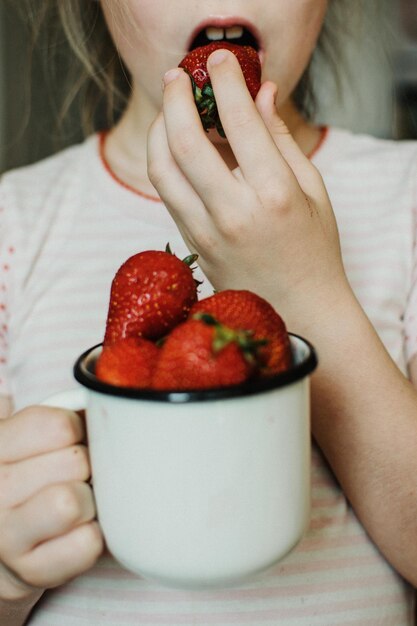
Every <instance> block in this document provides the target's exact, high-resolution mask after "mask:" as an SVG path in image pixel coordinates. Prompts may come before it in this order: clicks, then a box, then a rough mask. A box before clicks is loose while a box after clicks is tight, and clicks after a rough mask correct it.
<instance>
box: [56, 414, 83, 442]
mask: <svg viewBox="0 0 417 626" xmlns="http://www.w3.org/2000/svg"><path fill="white" fill-rule="evenodd" d="M80 419H81V418H80V417H79V416H78V415H76V414H75V413H72V412H65V411H60V412H59V414H57V415H56V417H55V418H54V428H55V430H56V435H57V438H58V439H59V441H60V442H62V443H63V444H66V445H70V444H72V443H74V442H76V441H77V440H78V438H79V430H80V429H79V428H78V421H79V420H80Z"/></svg>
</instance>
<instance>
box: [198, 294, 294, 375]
mask: <svg viewBox="0 0 417 626" xmlns="http://www.w3.org/2000/svg"><path fill="white" fill-rule="evenodd" d="M198 312H200V313H202V312H204V313H208V314H209V315H213V317H215V318H216V319H217V320H218V321H219V322H220V323H221V324H226V325H227V326H230V327H231V328H234V329H244V330H247V331H252V332H253V337H254V339H255V340H261V339H267V340H268V343H267V344H266V345H265V347H263V348H260V350H259V357H260V358H261V359H263V367H262V369H261V374H263V375H273V374H278V373H279V372H282V371H285V370H286V369H288V368H289V367H290V366H291V363H292V353H291V345H290V340H289V336H288V333H287V329H286V326H285V323H284V321H283V320H282V318H281V317H280V315H278V313H277V312H276V311H275V309H274V308H273V307H272V306H271V304H269V302H267V301H266V300H264V299H263V298H261V297H260V296H258V295H257V294H255V293H253V292H251V291H246V290H233V289H226V290H224V291H219V292H218V293H216V294H214V295H213V296H210V297H208V298H204V299H203V300H200V301H199V302H196V304H194V306H193V307H192V309H191V311H190V315H194V314H195V313H198Z"/></svg>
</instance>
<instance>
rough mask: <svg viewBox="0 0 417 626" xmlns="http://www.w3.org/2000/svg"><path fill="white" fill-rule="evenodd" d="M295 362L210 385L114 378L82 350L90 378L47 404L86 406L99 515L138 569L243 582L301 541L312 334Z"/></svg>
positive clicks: (82, 375) (83, 370) (167, 576)
mask: <svg viewBox="0 0 417 626" xmlns="http://www.w3.org/2000/svg"><path fill="white" fill-rule="evenodd" d="M290 337H291V344H292V350H293V355H294V365H293V366H292V368H291V369H290V370H289V371H287V372H285V373H282V374H279V375H277V376H275V377H273V378H271V379H268V380H263V381H258V382H256V383H251V384H246V385H241V386H238V387H231V388H226V389H220V390H210V391H202V392H175V393H169V392H168V393H164V392H152V391H142V390H133V389H126V388H121V387H114V386H111V385H107V384H105V383H102V382H100V381H99V380H98V379H97V378H96V376H95V375H94V364H95V360H96V358H97V356H98V354H99V352H100V350H101V347H100V346H97V347H95V348H92V349H90V350H88V351H87V352H85V353H84V354H83V355H81V357H80V358H79V359H78V361H77V363H76V365H75V367H74V374H75V378H76V380H77V381H78V382H79V383H81V385H82V387H80V388H79V389H75V390H72V391H68V392H64V393H62V394H57V395H56V396H53V397H52V398H49V399H48V400H47V401H46V403H47V404H49V405H53V406H62V407H66V408H70V409H74V410H78V409H81V408H85V409H86V419H87V431H88V441H89V449H90V457H91V464H92V476H93V485H94V493H95V498H96V503H97V511H98V520H99V522H100V525H101V528H102V530H103V534H104V537H105V539H106V543H107V546H108V548H109V550H110V552H111V553H112V554H113V556H114V557H115V558H116V559H117V560H118V561H119V562H120V563H121V564H122V565H123V566H125V567H126V568H127V569H129V570H131V571H132V572H135V573H137V574H139V575H142V576H144V577H146V578H150V579H153V580H156V581H159V582H160V583H162V584H166V585H169V586H174V587H178V588H208V587H220V586H226V585H227V586H229V585H234V584H239V583H242V582H244V581H245V580H247V579H248V578H250V577H252V576H253V575H255V574H256V573H258V572H261V571H263V570H265V569H267V568H268V567H270V566H271V565H273V564H274V563H276V562H277V561H279V560H280V559H282V558H283V557H284V556H285V555H286V554H288V552H289V551H290V550H291V549H292V548H294V547H295V545H296V544H297V543H298V541H299V540H300V539H301V537H302V535H303V533H304V531H305V529H306V527H307V525H308V521H309V511H310V399H309V375H310V374H311V372H312V371H313V370H314V369H315V367H316V365H317V358H316V355H315V351H314V349H313V347H312V346H311V344H309V342H308V341H306V340H305V339H303V338H301V337H299V336H296V335H290Z"/></svg>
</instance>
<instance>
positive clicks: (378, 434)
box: [305, 297, 417, 585]
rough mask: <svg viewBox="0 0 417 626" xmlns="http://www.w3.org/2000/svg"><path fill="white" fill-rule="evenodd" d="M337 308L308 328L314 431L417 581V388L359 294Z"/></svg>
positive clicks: (362, 512) (389, 553)
mask: <svg viewBox="0 0 417 626" xmlns="http://www.w3.org/2000/svg"><path fill="white" fill-rule="evenodd" d="M331 313H332V314H331V316H330V315H329V316H327V319H326V323H325V324H324V323H317V322H316V323H314V322H313V323H312V324H311V325H310V327H309V328H308V329H306V331H305V332H306V333H307V337H309V339H311V341H312V342H313V343H314V344H315V345H316V347H317V350H318V354H319V362H320V364H319V368H318V370H317V372H316V373H315V374H314V376H313V380H312V404H313V422H312V424H313V434H314V436H315V438H316V440H317V442H318V444H319V446H320V448H321V449H322V451H323V452H324V454H325V456H326V457H327V459H328V461H329V463H330V465H331V466H332V468H333V471H334V472H335V474H336V476H337V478H338V480H339V481H340V484H341V486H342V488H343V490H344V492H345V493H346V496H347V498H348V499H349V500H350V502H351V504H352V506H353V508H354V509H355V512H356V513H357V515H358V517H359V519H360V520H361V522H362V524H363V525H364V527H365V528H366V530H367V532H368V533H369V535H370V536H371V537H372V539H373V540H374V541H375V543H376V544H377V545H378V547H379V549H380V550H381V551H382V552H383V554H384V555H385V556H386V558H387V559H388V561H390V563H391V564H392V565H393V566H394V567H395V568H396V569H397V570H398V571H399V572H400V573H401V574H402V575H403V576H404V577H405V578H407V579H408V580H409V581H410V582H412V583H413V584H414V585H417V454H416V448H417V393H416V391H415V389H414V388H413V386H412V385H411V383H409V381H407V380H406V378H405V377H404V376H403V375H402V374H401V372H400V371H399V370H398V368H397V366H396V365H395V364H394V363H393V361H392V360H391V358H390V356H389V355H388V353H387V352H386V350H385V348H384V346H383V345H382V343H381V341H380V340H379V338H378V336H377V334H376V332H375V331H374V329H373V327H372V326H371V324H370V322H369V321H368V319H367V318H366V316H365V314H364V313H363V312H362V310H361V308H360V307H359V305H358V304H357V303H356V301H355V300H354V298H351V297H348V298H347V300H346V301H344V302H340V305H335V307H334V308H333V310H332V312H331ZM313 319H314V318H313Z"/></svg>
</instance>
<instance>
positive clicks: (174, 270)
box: [104, 247, 198, 345]
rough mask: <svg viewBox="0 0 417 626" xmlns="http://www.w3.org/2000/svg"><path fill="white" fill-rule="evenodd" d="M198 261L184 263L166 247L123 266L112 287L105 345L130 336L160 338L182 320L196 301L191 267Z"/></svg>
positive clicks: (187, 260) (191, 257) (136, 256)
mask: <svg viewBox="0 0 417 626" xmlns="http://www.w3.org/2000/svg"><path fill="white" fill-rule="evenodd" d="M196 258H197V256H196V255H190V256H189V257H187V258H186V259H184V261H181V260H180V259H179V258H177V257H176V256H175V255H174V254H172V253H171V252H170V250H169V247H167V251H165V252H163V251H159V250H147V251H145V252H140V253H138V254H135V255H134V256H132V257H130V258H129V259H128V260H127V261H126V262H125V263H123V265H122V266H121V267H120V269H119V270H118V271H117V273H116V276H115V277H114V279H113V282H112V286H111V293H110V304H109V312H108V316H107V324H106V333H105V337H104V345H108V344H111V343H114V342H115V341H117V340H118V339H123V338H124V337H129V336H134V337H144V338H145V339H159V338H160V337H162V336H163V335H165V334H166V333H168V332H169V331H170V330H171V329H172V328H173V327H174V326H176V325H177V324H179V323H180V322H181V321H183V320H184V319H185V318H186V317H187V315H188V312H189V310H190V308H191V306H192V305H193V304H194V302H195V301H196V300H197V287H198V281H196V280H194V278H193V270H192V268H191V267H190V265H192V263H194V261H195V260H196Z"/></svg>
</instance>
